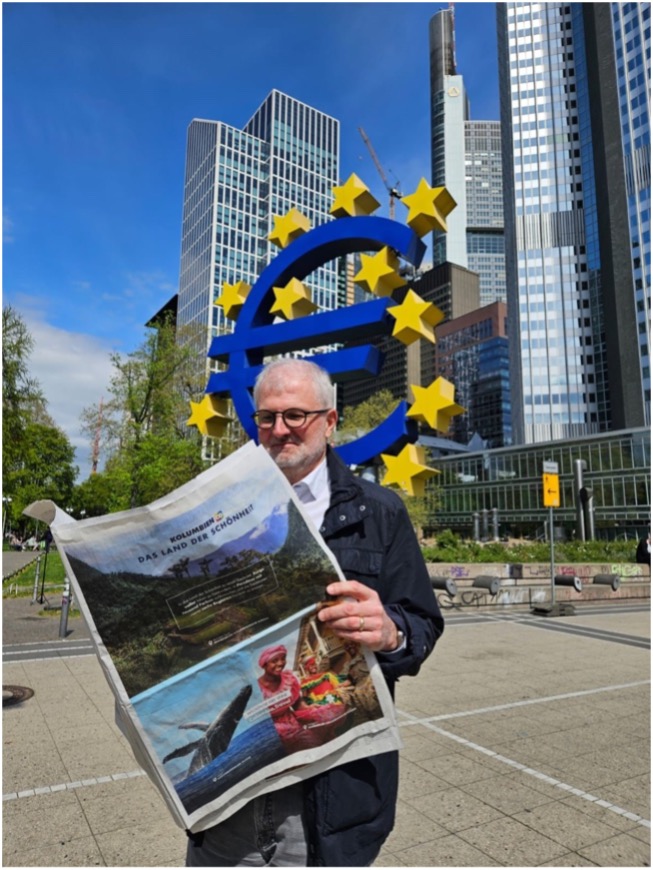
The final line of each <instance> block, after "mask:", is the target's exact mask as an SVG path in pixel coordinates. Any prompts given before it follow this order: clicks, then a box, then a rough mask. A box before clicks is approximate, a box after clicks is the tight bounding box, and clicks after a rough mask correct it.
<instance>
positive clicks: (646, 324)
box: [610, 3, 651, 424]
mask: <svg viewBox="0 0 653 870" xmlns="http://www.w3.org/2000/svg"><path fill="white" fill-rule="evenodd" d="M610 8H611V13H612V22H613V35H614V42H615V56H616V59H617V86H618V99H619V114H620V120H621V136H622V145H623V154H624V171H625V175H626V197H627V202H628V230H629V235H630V250H631V255H632V279H633V282H634V289H635V305H636V308H637V341H638V344H639V355H640V361H641V373H642V376H641V384H640V388H641V390H642V394H643V395H642V399H643V403H644V408H645V413H646V423H647V424H650V422H651V350H650V348H651V61H650V58H651V4H650V3H611V4H610ZM624 280H625V281H628V276H627V275H625V276H624ZM636 382H637V380H636Z"/></svg>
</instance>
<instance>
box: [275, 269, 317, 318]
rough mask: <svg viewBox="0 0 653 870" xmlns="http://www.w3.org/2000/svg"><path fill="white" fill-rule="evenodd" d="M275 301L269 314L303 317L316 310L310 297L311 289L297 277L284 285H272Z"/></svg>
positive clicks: (284, 316)
mask: <svg viewBox="0 0 653 870" xmlns="http://www.w3.org/2000/svg"><path fill="white" fill-rule="evenodd" d="M272 290H273V291H274V297H275V299H276V302H275V303H274V305H273V306H272V308H270V314H278V315H280V316H281V317H283V318H285V319H286V320H294V319H295V318H296V317H305V316H306V315H307V314H312V313H313V312H314V311H316V310H317V305H316V304H315V303H314V302H313V301H312V299H311V291H310V290H309V288H308V287H306V286H305V285H304V284H302V282H301V281H299V280H298V279H297V278H291V279H290V281H288V283H287V284H286V286H285V287H273V288H272Z"/></svg>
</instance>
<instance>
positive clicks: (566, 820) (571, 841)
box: [512, 801, 615, 852]
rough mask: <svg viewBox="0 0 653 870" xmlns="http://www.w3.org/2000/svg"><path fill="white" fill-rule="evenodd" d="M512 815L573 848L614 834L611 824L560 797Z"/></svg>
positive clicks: (572, 849) (588, 844) (590, 843)
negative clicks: (582, 810) (576, 807)
mask: <svg viewBox="0 0 653 870" xmlns="http://www.w3.org/2000/svg"><path fill="white" fill-rule="evenodd" d="M512 818H513V819H515V821H517V822H522V824H524V825H527V826H528V827H529V828H532V829H533V830H534V831H537V832H538V833H539V834H543V835H544V836H545V837H549V839H551V840H555V841H556V842H557V843H560V844H561V845H563V846H565V848H566V850H567V851H570V852H578V851H579V850H580V849H581V848H582V847H583V846H591V845H592V844H594V843H599V842H601V841H602V840H606V839H608V838H609V837H613V836H615V831H614V828H612V827H611V826H610V825H607V824H604V823H602V822H600V821H598V820H596V819H593V818H591V817H590V816H588V815H586V814H585V813H581V812H579V811H578V810H576V809H574V808H573V807H570V806H569V805H566V804H563V803H562V802H560V801H555V802H554V803H548V804H544V805H542V806H539V807H534V808H533V809H532V810H526V811H524V812H520V813H515V814H514V815H513V817H512Z"/></svg>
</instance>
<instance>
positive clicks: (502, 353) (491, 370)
mask: <svg viewBox="0 0 653 870" xmlns="http://www.w3.org/2000/svg"><path fill="white" fill-rule="evenodd" d="M435 334H436V336H437V342H436V344H435V368H436V371H437V372H438V374H439V375H442V377H444V378H446V379H447V380H449V381H451V382H452V383H454V384H455V385H456V402H458V404H459V405H462V406H463V407H464V408H465V413H464V414H460V415H457V416H455V417H453V418H452V420H451V427H450V437H451V438H453V440H454V441H458V442H459V443H460V444H468V443H469V441H470V439H471V438H472V436H473V435H480V436H481V438H483V440H484V441H485V442H486V446H487V447H490V448H495V447H506V446H508V445H509V444H511V443H512V425H511V413H510V379H509V371H508V338H507V333H506V304H505V302H493V303H491V304H490V305H485V306H484V307H482V308H477V309H476V310H475V311H471V312H469V313H468V314H463V315H461V316H460V317H456V318H454V319H453V320H448V321H446V322H445V323H440V324H439V325H438V326H436V328H435Z"/></svg>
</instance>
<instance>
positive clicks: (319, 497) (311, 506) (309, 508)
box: [292, 456, 331, 530]
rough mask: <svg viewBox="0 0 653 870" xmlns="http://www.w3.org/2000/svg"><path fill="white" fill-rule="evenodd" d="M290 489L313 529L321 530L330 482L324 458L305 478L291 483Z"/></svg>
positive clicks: (328, 500) (327, 504) (329, 495)
mask: <svg viewBox="0 0 653 870" xmlns="http://www.w3.org/2000/svg"><path fill="white" fill-rule="evenodd" d="M292 488H293V489H294V490H295V494H296V495H297V498H298V499H299V500H300V502H301V503H302V504H303V505H304V510H305V511H306V513H307V514H308V516H309V517H310V518H311V520H312V521H313V523H314V525H315V528H316V529H318V530H319V529H321V528H322V523H323V522H324V514H325V513H326V511H327V508H328V507H329V502H330V501H331V482H330V481H329V472H328V470H327V461H326V456H325V457H324V459H323V460H322V462H320V464H319V465H317V466H316V467H315V468H314V469H313V471H310V472H309V473H308V474H307V475H306V477H303V478H302V479H301V480H299V481H297V483H293V485H292Z"/></svg>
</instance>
